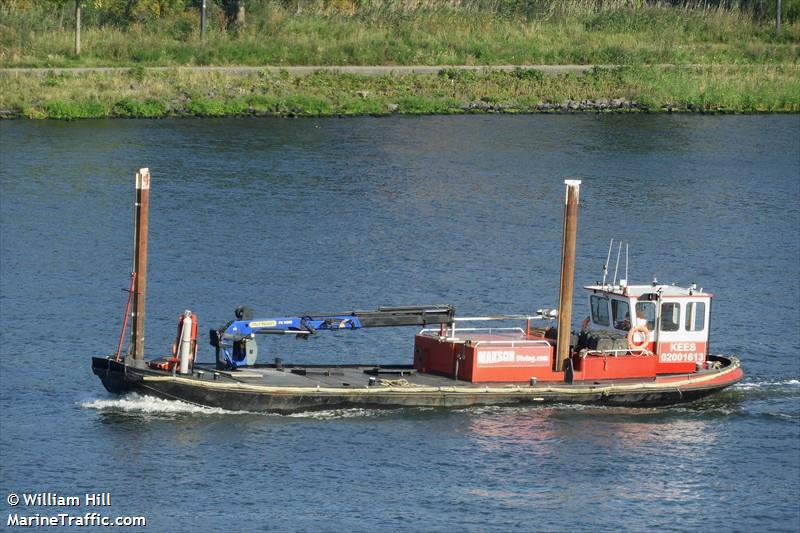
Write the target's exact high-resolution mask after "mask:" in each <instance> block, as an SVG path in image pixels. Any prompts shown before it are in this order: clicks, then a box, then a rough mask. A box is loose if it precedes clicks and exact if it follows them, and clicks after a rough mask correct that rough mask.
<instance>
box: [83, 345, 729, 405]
mask: <svg viewBox="0 0 800 533" xmlns="http://www.w3.org/2000/svg"><path fill="white" fill-rule="evenodd" d="M717 359H718V360H719V361H720V362H721V363H723V369H722V370H720V371H719V372H718V374H717V376H716V377H714V376H711V377H712V378H713V379H706V380H705V381H704V382H699V383H692V382H683V383H675V384H670V383H665V384H660V385H657V384H655V383H653V382H652V381H650V382H645V381H642V382H641V383H638V384H637V383H632V382H630V381H628V382H626V383H624V384H621V385H616V384H613V385H609V384H605V385H600V384H597V383H577V382H576V383H573V384H565V383H555V384H554V383H540V384H537V385H532V386H528V385H520V386H508V385H503V386H490V387H481V386H474V385H470V384H463V383H461V382H451V383H456V385H455V386H441V387H419V388H413V387H408V388H398V387H359V388H350V389H343V388H339V389H331V388H319V387H316V388H315V387H306V388H298V387H265V386H259V385H249V384H246V383H242V382H241V381H227V382H220V381H216V380H215V379H210V378H208V377H203V378H198V377H196V376H186V377H182V376H173V375H171V374H168V373H166V372H162V371H158V370H152V369H149V368H134V367H131V366H126V365H125V364H123V363H122V362H116V361H114V360H112V359H108V358H100V357H93V358H92V370H93V371H94V373H95V374H96V375H97V376H98V377H99V378H100V380H101V381H102V383H103V386H104V387H105V388H106V389H107V390H108V391H109V392H112V393H115V394H124V393H128V392H137V393H140V394H143V395H149V396H155V397H158V398H163V399H167V400H180V401H184V402H188V403H192V404H195V405H201V406H207V407H219V408H222V409H226V410H232V411H253V412H275V413H291V412H297V411H313V410H324V409H334V408H336V409H339V408H401V407H439V408H454V407H455V408H459V407H461V408H463V407H471V406H490V405H494V406H509V405H543V404H554V403H558V404H582V405H605V406H626V407H658V406H665V405H673V404H679V403H687V402H692V401H695V400H697V399H700V398H703V397H705V396H708V395H710V394H713V393H715V392H718V391H720V390H722V389H724V388H726V387H728V386H730V385H732V384H734V383H736V382H737V381H739V380H740V379H741V377H742V373H741V370H740V369H739V365H738V361H736V360H732V359H727V358H722V357H719V358H717ZM459 385H466V386H459Z"/></svg>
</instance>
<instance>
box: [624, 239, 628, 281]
mask: <svg viewBox="0 0 800 533" xmlns="http://www.w3.org/2000/svg"><path fill="white" fill-rule="evenodd" d="M627 284H628V243H627V242H626V243H625V285H627Z"/></svg>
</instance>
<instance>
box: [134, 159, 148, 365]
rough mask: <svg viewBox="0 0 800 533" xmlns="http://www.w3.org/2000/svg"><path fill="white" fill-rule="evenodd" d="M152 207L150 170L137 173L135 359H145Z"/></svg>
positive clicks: (141, 170) (143, 169)
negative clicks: (146, 303)
mask: <svg viewBox="0 0 800 533" xmlns="http://www.w3.org/2000/svg"><path fill="white" fill-rule="evenodd" d="M149 208H150V170H149V169H146V168H142V169H139V172H138V173H137V174H136V215H135V224H134V243H133V246H134V248H133V271H134V272H135V273H136V280H135V281H136V283H135V295H134V298H133V312H132V315H131V316H132V318H133V325H132V328H133V332H132V339H131V342H132V343H133V359H134V360H140V361H141V360H144V318H145V312H144V307H145V296H146V295H147V225H148V210H149Z"/></svg>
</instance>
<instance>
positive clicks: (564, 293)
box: [554, 180, 581, 372]
mask: <svg viewBox="0 0 800 533" xmlns="http://www.w3.org/2000/svg"><path fill="white" fill-rule="evenodd" d="M564 184H565V185H566V186H567V190H566V194H565V196H564V237H563V242H562V247H561V289H560V291H559V296H558V344H557V345H556V347H557V352H556V360H555V368H554V370H555V371H556V372H560V371H562V370H564V367H565V364H566V361H567V359H569V347H570V336H571V335H572V293H573V290H574V286H575V241H576V239H577V235H578V202H579V199H580V192H581V180H564Z"/></svg>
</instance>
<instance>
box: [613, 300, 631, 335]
mask: <svg viewBox="0 0 800 533" xmlns="http://www.w3.org/2000/svg"><path fill="white" fill-rule="evenodd" d="M611 316H612V317H614V328H616V329H623V330H625V331H627V330H629V329H631V315H630V306H628V302H627V301H625V300H617V299H613V300H611Z"/></svg>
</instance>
